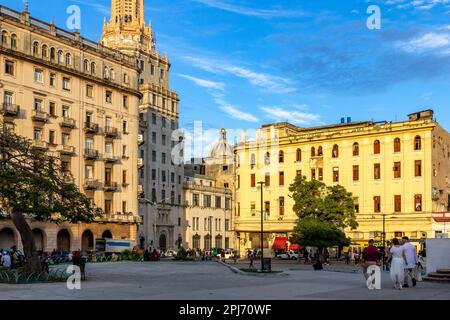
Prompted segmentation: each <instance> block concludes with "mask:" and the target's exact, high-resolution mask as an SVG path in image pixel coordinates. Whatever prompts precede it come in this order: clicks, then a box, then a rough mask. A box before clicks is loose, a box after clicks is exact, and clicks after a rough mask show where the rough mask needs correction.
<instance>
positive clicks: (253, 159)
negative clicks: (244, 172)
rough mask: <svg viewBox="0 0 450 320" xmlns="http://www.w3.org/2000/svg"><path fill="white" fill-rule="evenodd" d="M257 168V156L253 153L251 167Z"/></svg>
mask: <svg viewBox="0 0 450 320" xmlns="http://www.w3.org/2000/svg"><path fill="white" fill-rule="evenodd" d="M255 166H256V156H255V154H254V153H253V154H252V155H251V156H250V167H251V168H252V169H253V168H254V167H255Z"/></svg>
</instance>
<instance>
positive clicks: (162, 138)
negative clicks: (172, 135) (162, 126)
mask: <svg viewBox="0 0 450 320" xmlns="http://www.w3.org/2000/svg"><path fill="white" fill-rule="evenodd" d="M161 143H162V145H163V146H165V145H166V135H165V134H163V135H162V137H161Z"/></svg>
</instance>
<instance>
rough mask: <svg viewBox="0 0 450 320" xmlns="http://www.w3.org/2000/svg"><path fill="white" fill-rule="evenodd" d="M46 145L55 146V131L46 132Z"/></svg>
mask: <svg viewBox="0 0 450 320" xmlns="http://www.w3.org/2000/svg"><path fill="white" fill-rule="evenodd" d="M48 143H49V144H53V145H54V144H55V131H53V130H50V131H49V132H48Z"/></svg>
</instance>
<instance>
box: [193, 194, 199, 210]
mask: <svg viewBox="0 0 450 320" xmlns="http://www.w3.org/2000/svg"><path fill="white" fill-rule="evenodd" d="M192 205H193V206H194V207H198V206H200V195H199V194H198V193H194V194H193V195H192Z"/></svg>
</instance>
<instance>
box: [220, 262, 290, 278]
mask: <svg viewBox="0 0 450 320" xmlns="http://www.w3.org/2000/svg"><path fill="white" fill-rule="evenodd" d="M217 262H218V263H219V264H221V265H223V266H224V267H227V268H228V269H230V270H231V271H232V272H234V273H236V274H240V275H243V276H254V277H259V276H277V277H280V276H288V274H287V273H285V272H284V271H281V272H280V273H270V274H267V273H266V274H261V273H250V272H244V271H242V270H240V269H239V268H236V267H234V266H232V265H230V264H227V263H224V262H222V261H220V260H219V261H217Z"/></svg>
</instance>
